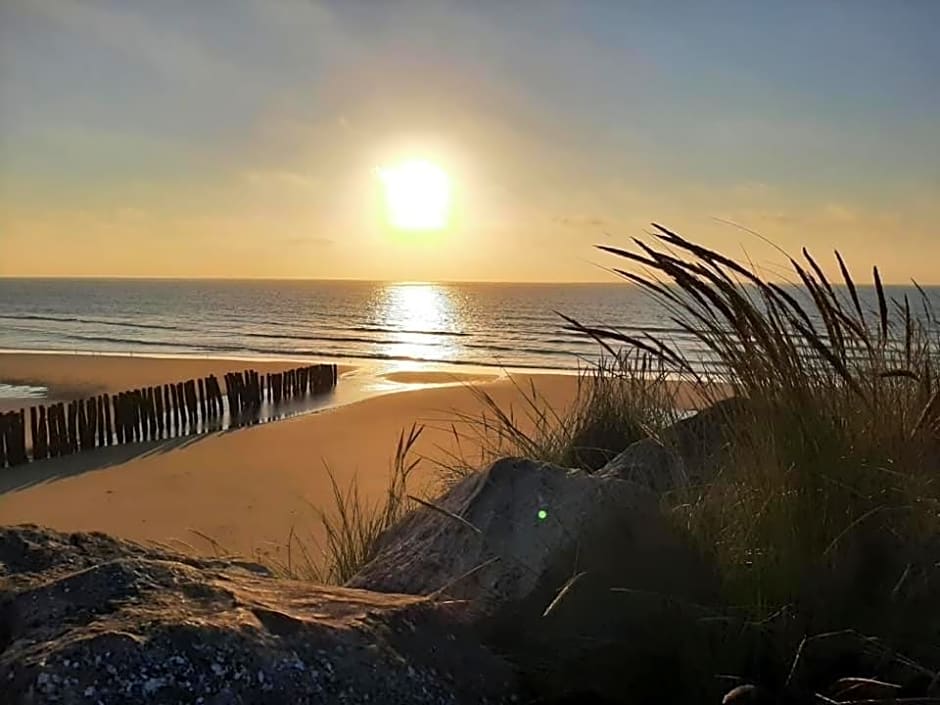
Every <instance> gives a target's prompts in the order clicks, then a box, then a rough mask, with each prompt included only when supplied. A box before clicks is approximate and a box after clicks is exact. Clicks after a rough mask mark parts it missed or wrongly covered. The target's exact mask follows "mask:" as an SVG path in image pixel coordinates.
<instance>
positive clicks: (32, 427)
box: [29, 406, 42, 460]
mask: <svg viewBox="0 0 940 705" xmlns="http://www.w3.org/2000/svg"><path fill="white" fill-rule="evenodd" d="M29 432H30V438H31V439H32V440H33V460H42V458H40V457H39V453H38V452H37V451H36V446H37V445H38V439H39V416H38V414H37V411H36V407H35V406H31V407H29Z"/></svg>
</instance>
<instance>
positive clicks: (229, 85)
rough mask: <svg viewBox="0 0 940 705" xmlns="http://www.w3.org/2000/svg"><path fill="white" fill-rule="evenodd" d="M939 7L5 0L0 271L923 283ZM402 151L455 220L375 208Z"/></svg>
mask: <svg viewBox="0 0 940 705" xmlns="http://www.w3.org/2000/svg"><path fill="white" fill-rule="evenodd" d="M938 30H940V2H936V1H935V0H922V1H918V0H880V1H877V2H875V1H870V0H843V1H838V2H837V1H834V0H806V1H801V0H790V1H789V2H773V3H769V2H753V1H752V0H740V1H731V0H702V1H693V0H684V1H679V0H650V1H645V0H635V1H634V0H612V1H610V2H603V1H601V0H582V1H578V2H574V1H570V2H555V1H554V0H505V1H503V0H499V1H497V0H476V1H471V0H401V1H399V0H382V1H381V2H380V1H379V0H374V1H371V2H370V1H367V0H337V1H336V2H319V1H317V0H204V1H201V2H198V3H195V2H191V1H189V0H162V1H161V2H148V1H145V0H113V1H107V0H0V276H165V277H203V276H206V277H236V278H242V277H245V278H254V277H263V278H277V277H290V278H294V277H301V278H318V279H324V278H338V279H383V280H421V281H466V280H478V281H486V280H495V281H607V280H610V278H611V275H610V274H609V273H608V272H607V271H605V269H604V268H605V267H607V266H611V265H617V264H619V263H618V262H616V261H612V259H611V258H610V257H608V256H605V255H603V254H602V253H600V252H598V251H597V250H596V249H594V247H593V246H594V245H595V244H598V243H601V244H616V245H627V244H629V242H630V238H631V237H635V236H644V233H646V232H648V230H649V223H650V222H659V223H663V224H664V225H667V226H668V227H670V228H672V229H675V230H678V231H679V232H681V233H682V234H684V235H686V236H688V237H690V238H691V239H694V240H696V241H698V242H700V243H702V244H705V245H708V246H711V247H716V248H719V249H721V250H723V251H725V252H727V253H729V254H732V255H735V256H740V257H745V256H746V257H749V258H750V259H751V260H752V261H753V262H754V263H755V265H756V266H758V267H761V268H764V269H765V270H766V271H768V272H774V271H777V269H778V268H779V267H780V265H781V263H782V258H781V256H780V254H779V253H778V252H777V251H776V250H775V249H773V248H772V247H770V246H769V245H768V244H766V243H765V242H764V241H763V240H762V239H760V238H758V237H756V236H755V235H752V234H750V233H748V232H747V231H746V230H744V229H743V228H747V229H750V230H753V231H756V232H758V233H760V235H761V236H763V237H765V238H767V239H768V240H770V241H772V242H773V243H775V245H777V246H779V247H781V248H783V249H784V250H787V251H790V252H799V249H800V248H801V247H803V246H806V247H808V248H809V249H810V250H811V251H812V252H813V253H815V254H817V255H818V256H819V257H820V258H822V259H826V260H828V259H829V258H830V257H831V252H832V250H833V249H834V248H838V249H839V250H840V251H842V252H843V253H844V254H845V255H846V257H847V259H848V260H849V262H850V263H852V264H853V265H855V268H856V269H857V270H858V271H860V272H862V273H863V274H864V272H866V271H867V270H868V269H869V268H870V267H871V265H872V264H876V263H877V264H878V266H879V268H880V269H881V271H882V273H883V276H884V277H885V279H886V280H888V281H891V282H906V281H909V280H910V279H911V278H914V279H916V280H917V281H919V282H921V283H924V284H929V283H940V41H937V34H938ZM415 159H418V160H425V161H427V162H430V163H432V164H434V165H435V166H436V167H438V168H440V169H442V170H444V171H445V172H446V173H447V175H448V176H449V178H450V182H451V189H452V190H451V210H450V216H449V218H450V219H449V222H448V225H447V226H446V227H445V228H443V229H440V230H434V231H427V232H407V231H400V230H397V229H395V228H394V227H392V226H390V224H389V223H388V221H387V218H386V217H385V209H384V208H383V200H382V199H383V198H384V193H383V191H382V185H381V180H380V179H379V178H377V172H378V170H380V169H382V168H383V167H387V166H388V165H395V164H398V163H401V162H402V161H403V160H404V161H407V160H415Z"/></svg>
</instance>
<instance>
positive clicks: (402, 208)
mask: <svg viewBox="0 0 940 705" xmlns="http://www.w3.org/2000/svg"><path fill="white" fill-rule="evenodd" d="M378 177H379V180H380V181H381V182H382V187H383V189H384V191H385V207H386V214H387V218H388V222H389V224H390V225H391V226H392V227H393V228H396V229H399V230H441V229H443V228H444V227H446V226H447V222H448V220H449V218H450V202H451V183H450V177H449V176H448V175H447V172H446V171H444V170H443V169H441V168H440V167H439V166H437V165H436V164H433V163H432V162H428V161H424V160H420V159H414V160H410V161H406V162H402V163H400V164H394V165H391V166H386V167H381V168H379V169H378Z"/></svg>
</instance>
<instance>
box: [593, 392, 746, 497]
mask: <svg viewBox="0 0 940 705" xmlns="http://www.w3.org/2000/svg"><path fill="white" fill-rule="evenodd" d="M746 413H748V407H747V404H746V402H745V401H743V400H742V399H740V398H738V397H732V398H729V399H724V400H722V401H719V402H716V403H715V404H712V405H711V406H709V407H707V408H705V409H702V410H701V411H699V412H697V413H695V414H693V415H692V416H689V417H688V418H685V419H682V420H681V421H677V422H676V423H674V424H673V425H672V426H670V427H669V428H667V429H666V430H665V431H664V432H663V433H662V435H661V438H660V439H652V438H646V439H643V440H640V441H637V442H636V443H633V444H631V445H630V446H628V447H627V448H626V449H625V450H624V451H623V452H621V453H620V454H618V455H616V456H615V457H614V458H613V459H612V460H611V461H610V462H608V463H607V464H606V465H604V466H603V467H602V468H601V469H600V470H598V471H597V474H598V475H600V476H602V477H610V478H620V479H622V480H629V481H631V482H637V483H639V484H642V485H644V486H646V487H649V488H650V489H651V490H653V491H654V492H657V493H662V492H669V491H671V490H675V489H679V488H681V487H687V486H690V485H699V484H702V483H704V482H708V481H709V480H711V478H712V477H713V476H714V473H715V472H716V470H717V469H718V466H719V464H720V462H721V455H722V453H723V452H724V451H725V448H726V446H727V444H728V442H729V441H730V440H731V437H732V432H733V428H734V424H735V423H737V422H738V420H739V419H740V418H742V416H743V415H744V414H746Z"/></svg>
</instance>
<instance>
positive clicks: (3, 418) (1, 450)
mask: <svg viewBox="0 0 940 705" xmlns="http://www.w3.org/2000/svg"><path fill="white" fill-rule="evenodd" d="M6 466H7V415H6V414H4V413H0V468H5V467H6Z"/></svg>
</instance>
